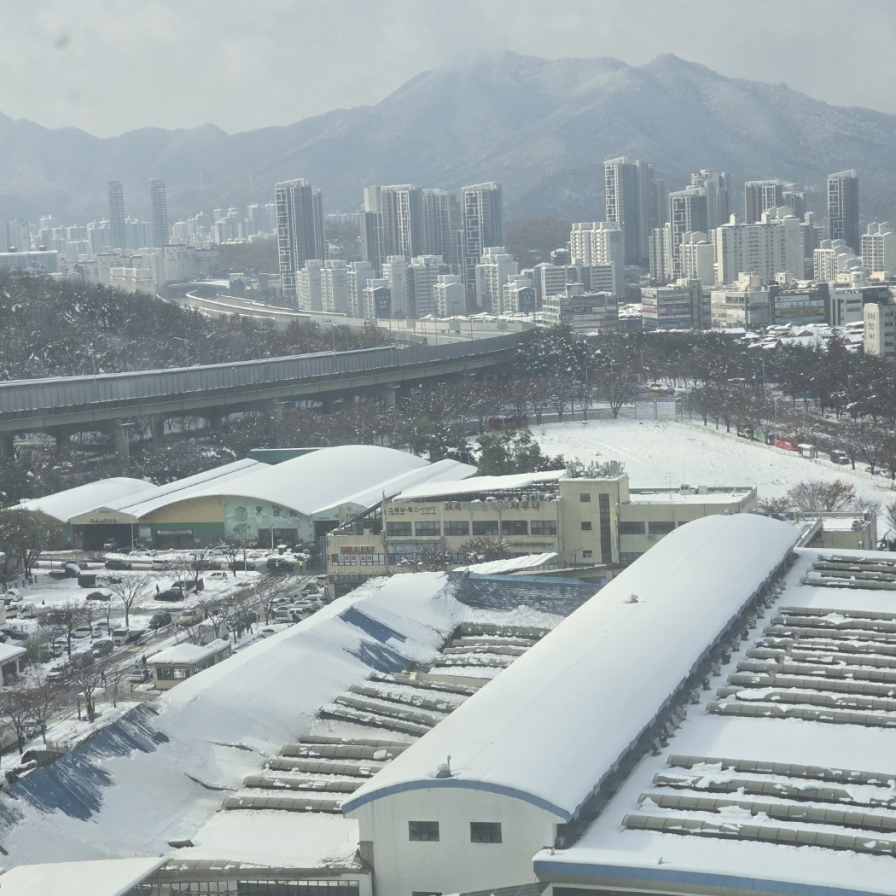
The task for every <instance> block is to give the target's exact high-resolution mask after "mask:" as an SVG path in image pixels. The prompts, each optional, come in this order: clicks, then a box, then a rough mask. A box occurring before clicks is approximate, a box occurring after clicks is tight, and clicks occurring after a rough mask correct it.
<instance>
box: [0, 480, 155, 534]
mask: <svg viewBox="0 0 896 896" xmlns="http://www.w3.org/2000/svg"><path fill="white" fill-rule="evenodd" d="M155 488H156V486H154V485H153V484H152V483H151V482H145V481H144V480H143V479H129V478H127V477H124V476H115V477H113V478H111V479H100V480H99V481H98V482H89V483H87V485H79V486H76V487H75V488H69V489H66V490H65V491H64V492H56V493H55V494H53V495H46V496H44V497H43V498H32V499H31V500H30V501H23V502H22V503H21V504H18V505H17V506H18V507H21V508H23V509H25V510H39V511H41V513H45V514H47V516H51V517H53V518H54V519H57V520H59V521H60V522H63V523H67V522H68V521H69V520H70V519H71V518H72V517H73V516H79V515H80V514H82V513H89V512H90V511H91V510H95V509H96V508H97V507H104V506H109V505H110V504H113V503H116V502H118V501H125V502H127V501H131V500H133V498H134V496H135V495H138V494H147V493H148V492H150V491H153V490H154V489H155Z"/></svg>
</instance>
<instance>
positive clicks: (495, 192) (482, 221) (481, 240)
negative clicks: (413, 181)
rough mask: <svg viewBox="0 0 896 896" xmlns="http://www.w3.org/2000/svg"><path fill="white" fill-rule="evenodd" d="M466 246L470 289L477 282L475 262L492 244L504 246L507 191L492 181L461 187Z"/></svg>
mask: <svg viewBox="0 0 896 896" xmlns="http://www.w3.org/2000/svg"><path fill="white" fill-rule="evenodd" d="M461 211H462V214H463V230H464V248H463V271H462V272H461V273H462V275H463V277H464V281H465V283H466V285H467V288H468V289H470V288H472V286H473V284H474V283H475V282H476V265H477V264H479V259H480V258H482V255H483V253H484V252H485V250H486V249H487V248H488V247H489V246H503V245H504V191H503V188H502V186H501V184H499V183H495V182H493V181H490V182H488V183H483V184H473V185H472V186H469V187H463V188H462V189H461Z"/></svg>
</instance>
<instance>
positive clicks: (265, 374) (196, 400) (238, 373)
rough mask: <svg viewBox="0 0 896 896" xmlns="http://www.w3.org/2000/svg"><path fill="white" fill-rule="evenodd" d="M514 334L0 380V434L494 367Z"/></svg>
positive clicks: (223, 407)
mask: <svg viewBox="0 0 896 896" xmlns="http://www.w3.org/2000/svg"><path fill="white" fill-rule="evenodd" d="M519 340H520V334H508V335H504V336H496V337H494V338H490V339H480V340H477V341H475V342H470V343H467V342H463V343H452V344H449V345H435V346H412V347H409V348H402V349H397V348H374V349H362V350H360V351H352V352H323V353H317V354H310V355H295V356H290V357H283V358H266V359H262V360H256V361H239V362H235V363H229V364H209V365H204V366H198V365H197V366H195V367H186V368H174V369H171V370H144V371H130V372H127V373H111V374H98V375H96V376H74V377H57V378H48V379H37V380H11V381H9V382H4V383H0V433H6V434H12V433H18V432H29V431H39V430H44V431H54V429H59V428H62V427H66V426H74V427H77V426H81V427H82V428H84V425H85V424H89V423H91V422H95V423H99V422H104V421H105V422H114V421H116V420H120V419H122V418H127V417H134V416H142V415H153V414H169V415H173V414H176V413H189V412H191V411H192V412H195V411H197V410H200V409H215V408H218V409H219V411H220V412H224V413H227V412H229V411H231V410H238V409H240V407H241V405H245V406H248V405H251V404H253V403H254V404H257V403H258V402H260V401H266V400H272V399H273V400H276V399H277V398H282V397H284V396H289V395H292V396H295V397H312V396H314V395H315V394H317V393H320V394H325V393H329V394H330V395H333V394H335V393H338V392H340V391H342V392H347V391H351V389H352V388H353V387H357V388H365V387H369V386H373V385H376V384H388V383H389V382H398V383H400V382H407V381H409V380H415V381H419V380H423V379H426V378H431V377H442V376H447V375H451V374H452V373H462V372H464V371H465V370H476V369H481V368H484V367H488V366H493V365H496V364H500V363H502V362H503V361H505V360H506V359H507V357H508V356H509V354H510V352H511V351H512V349H513V348H515V347H516V345H517V344H518V342H519Z"/></svg>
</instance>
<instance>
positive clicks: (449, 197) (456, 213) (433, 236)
mask: <svg viewBox="0 0 896 896" xmlns="http://www.w3.org/2000/svg"><path fill="white" fill-rule="evenodd" d="M462 247H463V223H462V220H461V213H460V200H459V199H458V197H457V193H450V192H448V191H447V190H424V191H423V252H422V254H423V255H440V256H441V258H442V261H443V262H444V263H445V264H447V265H448V266H449V267H450V268H451V270H452V272H453V273H460V261H461V255H460V254H459V253H460V252H462V251H463V249H462Z"/></svg>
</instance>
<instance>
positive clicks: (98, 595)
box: [87, 591, 112, 601]
mask: <svg viewBox="0 0 896 896" xmlns="http://www.w3.org/2000/svg"><path fill="white" fill-rule="evenodd" d="M87 600H103V601H107V600H112V595H111V594H106V593H104V592H102V591H91V592H90V594H88V595H87Z"/></svg>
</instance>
